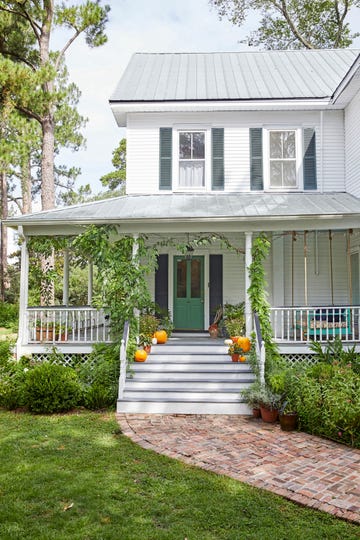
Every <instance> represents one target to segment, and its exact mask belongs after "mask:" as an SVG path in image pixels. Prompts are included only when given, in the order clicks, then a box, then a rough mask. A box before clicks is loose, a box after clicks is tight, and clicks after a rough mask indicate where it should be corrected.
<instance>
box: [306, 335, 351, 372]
mask: <svg viewBox="0 0 360 540" xmlns="http://www.w3.org/2000/svg"><path fill="white" fill-rule="evenodd" d="M309 348H310V349H311V350H312V351H314V353H315V354H314V359H315V360H317V361H318V362H325V363H327V364H332V363H333V362H334V361H337V362H339V363H340V364H342V365H349V366H350V367H351V368H352V369H353V371H355V372H356V373H357V374H358V375H360V354H359V353H357V352H356V350H355V349H356V346H355V345H353V346H352V347H348V348H347V349H344V345H343V342H342V341H341V339H340V336H336V337H335V339H334V340H333V341H328V342H327V343H326V345H325V347H324V348H323V346H322V344H321V343H320V342H319V341H312V342H311V343H310V345H309Z"/></svg>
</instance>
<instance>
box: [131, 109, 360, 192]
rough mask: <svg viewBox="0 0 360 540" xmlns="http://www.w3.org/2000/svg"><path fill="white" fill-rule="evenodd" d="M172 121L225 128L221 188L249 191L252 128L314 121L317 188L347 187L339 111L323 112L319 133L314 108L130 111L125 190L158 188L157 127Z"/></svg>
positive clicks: (297, 125)
mask: <svg viewBox="0 0 360 540" xmlns="http://www.w3.org/2000/svg"><path fill="white" fill-rule="evenodd" d="M170 126H174V127H175V128H186V127H188V128H189V129H193V128H199V129H200V128H211V127H224V130H225V131H224V144H225V148H224V155H225V191H229V192H231V191H239V192H244V191H247V190H249V184H250V178H249V176H250V173H249V171H250V166H249V152H250V150H249V128H250V127H260V126H264V127H266V128H269V127H279V128H289V127H301V126H304V127H307V126H314V127H315V128H316V132H317V174H318V187H319V189H320V186H322V188H323V190H324V191H344V189H345V164H344V121H343V112H342V111H325V112H324V114H323V137H321V122H320V112H318V111H262V112H259V111H246V112H236V111H235V112H208V113H174V114H171V113H152V114H143V113H138V114H130V115H129V119H128V126H127V152H128V158H127V185H126V188H127V193H129V194H136V193H158V192H159V128H160V127H170ZM358 129H359V128H358ZM321 139H322V142H323V148H324V150H323V159H321ZM321 164H322V166H321ZM322 171H323V176H321V175H322ZM358 174H359V173H358Z"/></svg>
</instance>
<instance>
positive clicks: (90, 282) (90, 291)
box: [87, 261, 94, 306]
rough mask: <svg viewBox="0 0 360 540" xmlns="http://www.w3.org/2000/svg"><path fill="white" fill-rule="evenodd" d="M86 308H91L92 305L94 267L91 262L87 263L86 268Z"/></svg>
mask: <svg viewBox="0 0 360 540" xmlns="http://www.w3.org/2000/svg"><path fill="white" fill-rule="evenodd" d="M88 271H89V273H88V300H87V303H88V306H91V304H92V295H93V283H94V266H93V263H92V261H89V267H88Z"/></svg>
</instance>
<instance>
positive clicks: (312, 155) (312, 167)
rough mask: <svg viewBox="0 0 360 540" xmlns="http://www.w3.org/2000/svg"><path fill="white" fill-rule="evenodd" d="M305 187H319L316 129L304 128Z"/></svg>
mask: <svg viewBox="0 0 360 540" xmlns="http://www.w3.org/2000/svg"><path fill="white" fill-rule="evenodd" d="M303 166H304V189H317V182H316V142H315V129H313V128H305V129H304V165H303Z"/></svg>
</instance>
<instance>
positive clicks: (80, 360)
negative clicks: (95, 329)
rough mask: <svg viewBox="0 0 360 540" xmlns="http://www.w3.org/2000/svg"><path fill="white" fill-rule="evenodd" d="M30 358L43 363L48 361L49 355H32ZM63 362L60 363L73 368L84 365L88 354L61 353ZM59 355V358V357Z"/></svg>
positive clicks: (87, 359)
mask: <svg viewBox="0 0 360 540" xmlns="http://www.w3.org/2000/svg"><path fill="white" fill-rule="evenodd" d="M31 356H32V358H33V359H34V360H35V361H38V362H45V361H46V360H48V359H49V353H33V354H32V355H31ZM61 356H62V358H63V360H62V361H61V363H62V364H63V365H64V366H69V367H75V366H79V365H82V364H86V363H87V362H88V361H89V358H90V354H89V353H80V354H79V353H62V355H61ZM61 356H60V355H59V358H60V357H61Z"/></svg>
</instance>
